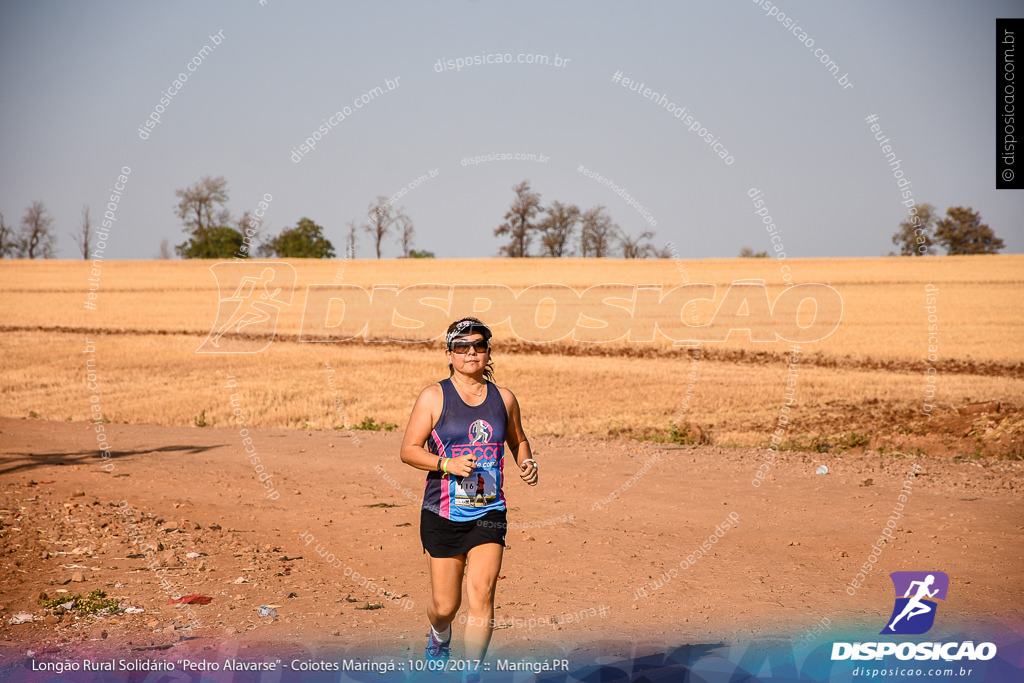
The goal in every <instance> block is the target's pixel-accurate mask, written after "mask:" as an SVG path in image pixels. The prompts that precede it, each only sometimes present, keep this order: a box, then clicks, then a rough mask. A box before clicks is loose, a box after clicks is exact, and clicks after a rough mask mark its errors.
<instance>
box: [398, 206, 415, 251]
mask: <svg viewBox="0 0 1024 683" xmlns="http://www.w3.org/2000/svg"><path fill="white" fill-rule="evenodd" d="M395 227H396V228H398V242H399V244H401V245H402V256H404V257H405V258H409V252H410V251H412V238H413V236H414V234H415V230H414V228H413V226H412V221H411V220H409V218H408V217H407V216H402V217H401V218H400V219H399V220H398V221H397V222H396V224H395Z"/></svg>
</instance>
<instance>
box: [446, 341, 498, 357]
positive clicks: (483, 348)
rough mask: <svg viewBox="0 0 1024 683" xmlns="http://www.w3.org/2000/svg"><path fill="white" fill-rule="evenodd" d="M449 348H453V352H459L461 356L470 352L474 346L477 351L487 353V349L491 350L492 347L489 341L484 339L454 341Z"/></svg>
mask: <svg viewBox="0 0 1024 683" xmlns="http://www.w3.org/2000/svg"><path fill="white" fill-rule="evenodd" d="M449 348H450V349H451V351H452V353H457V354H459V355H460V356H461V355H462V354H465V353H469V350H470V348H472V349H473V350H474V351H476V352H477V353H487V351H488V350H490V347H489V346H488V345H487V342H486V341H483V340H481V341H475V342H470V341H453V342H452V345H451V346H450V347H449Z"/></svg>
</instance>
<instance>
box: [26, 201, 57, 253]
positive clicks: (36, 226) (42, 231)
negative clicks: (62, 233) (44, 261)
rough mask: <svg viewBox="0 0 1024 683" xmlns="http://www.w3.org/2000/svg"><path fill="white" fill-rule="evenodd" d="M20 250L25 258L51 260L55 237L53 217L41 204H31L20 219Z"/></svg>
mask: <svg viewBox="0 0 1024 683" xmlns="http://www.w3.org/2000/svg"><path fill="white" fill-rule="evenodd" d="M20 242H21V246H20V250H21V251H22V252H23V254H24V255H25V256H28V257H29V258H31V259H34V258H53V256H54V246H55V244H56V242H57V236H56V235H54V234H53V217H52V216H50V212H49V211H47V210H46V205H45V204H43V202H41V201H39V200H36V201H34V202H32V203H31V204H30V205H29V207H28V209H26V210H25V215H24V216H23V217H22V219H21V235H20Z"/></svg>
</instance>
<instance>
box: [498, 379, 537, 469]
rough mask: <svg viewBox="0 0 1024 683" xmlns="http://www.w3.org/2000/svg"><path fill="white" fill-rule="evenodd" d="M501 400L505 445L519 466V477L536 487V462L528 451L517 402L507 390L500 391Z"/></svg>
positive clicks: (528, 445)
mask: <svg viewBox="0 0 1024 683" xmlns="http://www.w3.org/2000/svg"><path fill="white" fill-rule="evenodd" d="M499 391H500V392H501V399H502V400H503V401H504V402H505V410H506V412H507V413H508V426H507V427H506V428H505V443H506V444H508V449H509V450H510V451H512V457H513V458H515V461H516V465H518V466H519V476H520V477H521V478H522V480H523V481H525V482H526V483H527V484H529V485H530V486H536V485H537V477H538V474H537V461H536V460H534V459H533V451H532V450H531V449H530V441H529V440H528V439H527V438H526V433H525V432H524V431H523V419H522V416H521V415H520V413H519V401H517V400H516V397H515V395H514V394H513V393H512V392H511V391H509V390H508V389H500V390H499Z"/></svg>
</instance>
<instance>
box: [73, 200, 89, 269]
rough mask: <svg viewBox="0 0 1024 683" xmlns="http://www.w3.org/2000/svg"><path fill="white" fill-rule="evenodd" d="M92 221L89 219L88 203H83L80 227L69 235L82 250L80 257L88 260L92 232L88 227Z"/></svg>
mask: <svg viewBox="0 0 1024 683" xmlns="http://www.w3.org/2000/svg"><path fill="white" fill-rule="evenodd" d="M91 227H92V223H91V222H90V221H89V205H88V204H85V205H83V206H82V229H81V230H79V231H78V232H73V233H71V236H72V237H74V238H75V244H77V245H78V248H79V249H81V250H82V258H83V259H85V260H89V239H90V238H91V236H92V234H91V232H90V229H91Z"/></svg>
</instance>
